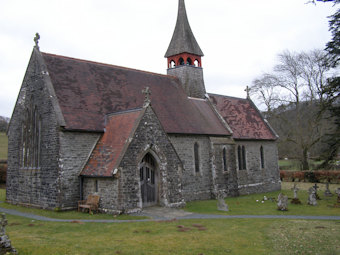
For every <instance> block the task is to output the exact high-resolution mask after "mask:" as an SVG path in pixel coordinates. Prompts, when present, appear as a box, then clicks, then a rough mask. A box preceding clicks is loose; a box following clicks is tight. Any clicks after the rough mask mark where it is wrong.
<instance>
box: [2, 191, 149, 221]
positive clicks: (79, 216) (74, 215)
mask: <svg viewBox="0 0 340 255" xmlns="http://www.w3.org/2000/svg"><path fill="white" fill-rule="evenodd" d="M5 200H6V190H4V189H0V201H3V202H4V201H5ZM0 207H2V208H6V209H13V210H17V211H20V212H24V213H31V214H36V215H40V216H44V217H48V218H54V219H70V220H139V219H146V218H147V217H144V216H130V215H119V216H113V215H109V214H101V213H98V214H92V215H91V214H88V213H82V212H78V211H76V210H74V211H66V212H57V211H50V210H42V209H36V208H28V207H23V206H18V205H11V204H7V203H0Z"/></svg>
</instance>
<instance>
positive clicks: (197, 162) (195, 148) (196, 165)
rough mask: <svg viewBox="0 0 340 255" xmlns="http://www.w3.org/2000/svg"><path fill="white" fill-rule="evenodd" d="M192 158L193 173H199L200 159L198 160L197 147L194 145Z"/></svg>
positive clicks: (196, 144)
mask: <svg viewBox="0 0 340 255" xmlns="http://www.w3.org/2000/svg"><path fill="white" fill-rule="evenodd" d="M194 157H195V173H198V172H199V171H200V159H199V145H198V143H195V145H194Z"/></svg>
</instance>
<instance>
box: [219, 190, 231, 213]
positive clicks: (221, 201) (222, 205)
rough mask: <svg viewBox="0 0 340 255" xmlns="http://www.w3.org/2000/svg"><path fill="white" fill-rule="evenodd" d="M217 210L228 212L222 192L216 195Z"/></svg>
mask: <svg viewBox="0 0 340 255" xmlns="http://www.w3.org/2000/svg"><path fill="white" fill-rule="evenodd" d="M217 210H219V211H225V212H228V211H229V208H228V205H227V204H226V203H225V200H224V194H223V192H219V193H218V194H217Z"/></svg>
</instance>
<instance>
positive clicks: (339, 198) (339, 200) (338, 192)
mask: <svg viewBox="0 0 340 255" xmlns="http://www.w3.org/2000/svg"><path fill="white" fill-rule="evenodd" d="M335 193H336V194H337V195H338V200H337V202H338V204H340V188H338V189H337V190H336V191H335Z"/></svg>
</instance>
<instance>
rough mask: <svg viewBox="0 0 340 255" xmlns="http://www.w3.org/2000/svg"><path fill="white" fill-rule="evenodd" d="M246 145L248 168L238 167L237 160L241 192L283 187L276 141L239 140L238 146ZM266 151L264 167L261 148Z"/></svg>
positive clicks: (259, 191)
mask: <svg viewBox="0 0 340 255" xmlns="http://www.w3.org/2000/svg"><path fill="white" fill-rule="evenodd" d="M238 145H240V146H245V150H246V162H247V169H246V170H239V169H238V160H236V167H237V175H238V187H239V192H240V194H251V193H262V192H269V191H274V190H279V189H281V183H280V173H279V167H278V151H277V144H276V142H274V141H237V142H236V147H235V155H236V159H237V146H238ZM261 146H262V147H263V152H264V168H262V167H261V156H260V155H261V153H260V148H261Z"/></svg>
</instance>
